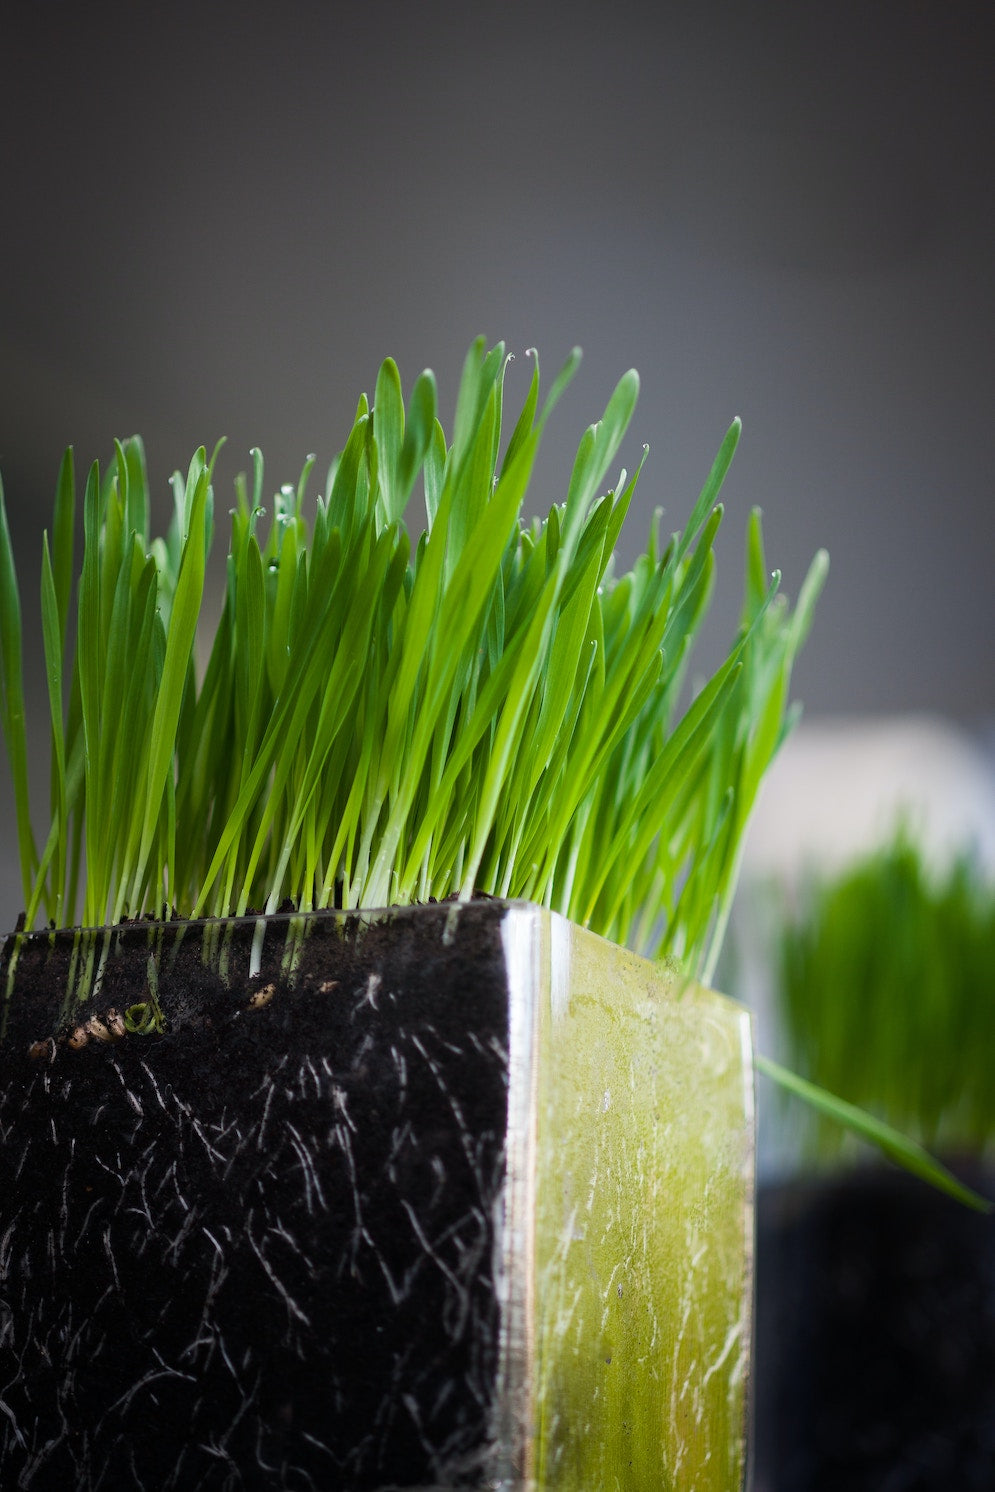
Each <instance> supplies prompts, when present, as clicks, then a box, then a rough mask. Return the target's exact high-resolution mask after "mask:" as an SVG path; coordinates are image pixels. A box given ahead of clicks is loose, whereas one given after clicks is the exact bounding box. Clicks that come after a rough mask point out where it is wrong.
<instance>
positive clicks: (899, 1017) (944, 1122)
mask: <svg viewBox="0 0 995 1492" xmlns="http://www.w3.org/2000/svg"><path fill="white" fill-rule="evenodd" d="M993 995H995V894H993V892H992V890H991V888H990V887H988V886H986V885H985V884H984V882H983V880H982V878H981V876H980V874H979V872H978V870H977V867H976V865H975V864H974V863H973V862H972V861H971V860H970V859H969V858H968V857H966V856H965V857H962V858H960V859H959V860H958V861H957V862H956V863H955V864H954V865H953V866H952V868H951V869H950V870H949V871H947V872H946V873H945V874H943V875H931V874H930V873H929V871H928V869H927V867H926V864H925V863H924V860H923V856H922V854H921V852H920V850H919V849H918V847H917V845H916V844H915V842H914V840H913V839H912V838H911V837H910V836H909V834H908V833H907V832H906V831H905V830H904V829H903V830H901V831H899V832H898V833H897V834H896V835H895V836H894V837H893V839H892V840H891V841H890V842H889V843H888V844H887V845H885V846H883V847H882V848H881V849H880V850H878V851H877V852H876V853H875V854H873V855H871V856H868V857H866V858H865V859H863V860H861V861H860V862H858V863H857V864H855V865H854V866H853V867H852V868H851V869H850V870H848V871H847V872H846V873H845V874H844V875H842V876H840V877H838V878H837V879H835V880H832V881H829V882H826V881H822V882H814V883H812V884H811V885H810V886H809V887H808V888H807V891H806V893H805V895H804V897H803V905H802V908H801V910H800V911H799V913H798V915H797V916H796V917H795V918H793V919H792V920H791V921H790V922H789V923H788V924H787V926H786V927H785V929H784V932H783V937H782V942H781V948H780V979H779V1000H780V1007H781V1012H782V1015H783V1019H784V1023H785V1028H786V1031H787V1034H788V1038H789V1042H790V1049H791V1056H792V1060H793V1061H794V1063H795V1064H796V1065H797V1066H798V1067H799V1068H800V1070H801V1071H802V1072H803V1073H805V1074H807V1075H808V1077H809V1078H811V1079H812V1081H814V1082H815V1083H818V1084H820V1085H822V1086H824V1087H827V1088H831V1089H832V1090H833V1091H834V1092H835V1093H838V1094H840V1095H841V1096H842V1097H844V1098H846V1099H848V1100H849V1101H850V1102H851V1103H853V1104H858V1105H860V1106H861V1107H863V1108H866V1109H868V1110H870V1111H871V1112H872V1113H874V1114H877V1115H879V1116H880V1117H881V1118H882V1119H884V1120H886V1121H888V1122H889V1123H890V1124H892V1125H895V1126H898V1127H900V1128H901V1129H902V1130H904V1131H906V1132H907V1133H908V1134H910V1135H914V1136H916V1137H917V1138H918V1139H919V1140H920V1141H921V1142H922V1143H923V1144H925V1145H928V1146H929V1147H930V1148H931V1149H941V1150H944V1151H946V1152H947V1153H950V1154H956V1153H958V1152H960V1153H964V1152H968V1153H971V1154H974V1155H980V1154H982V1153H983V1152H984V1151H985V1149H986V1148H988V1147H990V1146H991V1143H992V1141H993V1139H995V1087H993V1084H992V1072H993V1071H995V1009H993V1004H992V999H993ZM809 1138H810V1142H811V1145H812V1148H813V1149H814V1151H815V1152H816V1153H817V1154H820V1155H823V1156H826V1157H831V1156H835V1155H836V1154H838V1152H839V1150H840V1147H841V1144H842V1142H843V1138H844V1137H843V1135H842V1134H841V1133H840V1131H839V1129H838V1128H837V1127H836V1126H835V1125H832V1124H828V1123H820V1124H818V1125H817V1126H814V1127H813V1129H812V1132H811V1134H810V1136H809Z"/></svg>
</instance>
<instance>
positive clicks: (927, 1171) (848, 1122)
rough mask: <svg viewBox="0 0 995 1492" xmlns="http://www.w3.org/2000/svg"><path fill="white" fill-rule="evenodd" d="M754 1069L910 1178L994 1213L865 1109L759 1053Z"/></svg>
mask: <svg viewBox="0 0 995 1492" xmlns="http://www.w3.org/2000/svg"><path fill="white" fill-rule="evenodd" d="M756 1065H757V1070H758V1071H759V1072H762V1073H765V1074H766V1076H767V1077H769V1078H771V1079H772V1080H773V1081H774V1082H775V1083H777V1084H778V1085H779V1086H780V1087H782V1088H783V1089H784V1090H785V1091H786V1092H787V1093H793V1094H794V1095H795V1097H796V1098H801V1099H803V1100H804V1102H805V1103H806V1104H808V1105H809V1107H810V1108H813V1109H815V1110H816V1112H817V1113H820V1114H824V1115H825V1117H826V1118H827V1119H831V1120H832V1121H833V1122H834V1123H836V1124H840V1125H842V1126H843V1128H844V1129H848V1130H850V1132H851V1133H852V1134H855V1135H857V1136H858V1137H859V1138H860V1139H862V1140H867V1141H868V1143H869V1144H871V1145H876V1146H877V1147H878V1149H879V1150H881V1151H882V1152H883V1153H884V1154H885V1155H886V1156H887V1157H888V1159H889V1160H893V1161H894V1162H895V1164H896V1165H899V1166H901V1167H902V1168H903V1169H904V1170H906V1171H911V1173H912V1175H913V1176H918V1177H919V1178H920V1179H921V1180H922V1181H927V1182H928V1183H929V1184H930V1186H934V1187H936V1189H937V1190H938V1191H941V1192H946V1194H947V1196H950V1197H953V1198H954V1199H955V1201H957V1202H963V1203H964V1205H965V1206H967V1207H971V1208H973V1209H974V1211H975V1212H992V1211H993V1210H995V1204H993V1203H992V1202H990V1201H989V1200H988V1199H987V1198H986V1197H981V1196H979V1195H978V1193H977V1192H975V1191H972V1190H971V1188H970V1187H968V1186H964V1185H963V1184H962V1183H961V1182H960V1181H958V1180H957V1178H956V1176H954V1175H952V1174H951V1172H950V1171H948V1170H947V1168H946V1167H945V1166H942V1165H941V1164H940V1163H939V1161H937V1160H934V1159H933V1157H932V1156H931V1155H930V1154H929V1152H928V1151H927V1150H924V1149H923V1147H922V1146H921V1145H917V1144H916V1143H915V1141H914V1140H910V1139H908V1138H907V1137H906V1136H905V1135H903V1134H902V1133H901V1131H900V1130H897V1129H894V1128H892V1126H891V1125H890V1124H885V1123H884V1122H883V1120H881V1119H876V1118H875V1117H874V1116H873V1115H871V1114H868V1113H867V1112H866V1111H865V1110H864V1109H858V1108H857V1107H856V1105H855V1104H852V1103H847V1102H846V1100H845V1099H842V1098H837V1097H836V1096H835V1094H832V1093H827V1092H826V1090H825V1088H820V1087H818V1086H817V1084H815V1083H810V1082H809V1081H808V1080H807V1079H806V1078H802V1077H799V1076H798V1075H797V1073H794V1072H791V1071H790V1070H789V1069H788V1068H786V1067H782V1066H781V1065H780V1063H779V1062H772V1061H771V1059H770V1058H769V1057H764V1056H763V1055H761V1054H759V1053H758V1054H757V1057H756Z"/></svg>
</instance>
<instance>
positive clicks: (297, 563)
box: [0, 340, 826, 976]
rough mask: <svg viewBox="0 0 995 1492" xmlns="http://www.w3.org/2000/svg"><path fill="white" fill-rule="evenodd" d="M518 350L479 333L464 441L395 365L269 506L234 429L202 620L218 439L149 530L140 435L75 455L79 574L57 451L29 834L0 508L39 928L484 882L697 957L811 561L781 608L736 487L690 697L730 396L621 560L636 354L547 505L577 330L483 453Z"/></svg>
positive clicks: (22, 799) (11, 687)
mask: <svg viewBox="0 0 995 1492" xmlns="http://www.w3.org/2000/svg"><path fill="white" fill-rule="evenodd" d="M507 361H508V360H507V358H506V356H505V352H504V348H503V346H502V345H498V346H497V347H494V348H492V349H491V350H490V351H487V350H486V348H485V344H484V343H483V341H482V340H478V341H477V342H475V343H474V345H473V346H472V348H471V349H470V352H469V354H468V356H467V359H466V363H465V366H464V370H463V376H462V381H461V384H460V389H459V396H458V401H457V406H456V414H455V425H454V430H453V434H452V438H451V440H450V439H448V438H447V437H446V435H445V434H444V432H443V430H442V427H441V425H440V423H439V421H438V419H437V417H436V388H435V382H434V379H433V377H432V375H431V373H423V374H422V375H421V377H420V378H418V379H417V381H416V382H415V384H414V387H413V389H412V390H411V393H410V396H409V399H408V402H407V408H406V409H405V405H404V402H403V400H402V391H401V382H400V378H399V375H398V371H397V368H396V366H395V364H394V363H393V362H392V361H390V360H388V361H386V362H385V363H384V364H383V366H382V367H381V369H380V372H379V375H378V378H377V382H376V388H375V391H374V400H373V404H372V406H370V404H369V403H368V401H367V399H366V397H365V396H364V397H363V398H362V399H361V400H360V402H359V407H358V410H357V413H356V418H355V422H354V424H353V427H352V430H351V432H350V434H349V437H348V439H347V441H346V443H345V446H344V448H343V450H342V451H341V453H340V454H339V455H338V456H337V457H336V458H335V460H334V461H333V462H332V466H331V469H330V471H329V473H328V477H327V480H326V482H325V485H324V489H323V491H322V492H321V494H320V495H319V496H318V499H317V503H316V507H315V511H314V513H313V516H312V518H311V519H310V521H309V520H308V519H307V518H306V517H305V506H306V504H305V489H306V486H307V483H308V478H309V474H310V471H311V465H312V462H311V460H310V459H309V461H308V463H307V464H306V466H305V468H304V472H303V474H302V476H301V478H300V481H299V482H298V483H297V484H296V486H284V487H281V489H280V491H279V492H278V493H277V495H276V497H275V499H273V501H272V504H271V505H270V504H267V506H264V501H265V497H266V493H265V486H264V471H263V460H262V456H261V455H260V453H259V452H258V451H254V452H253V471H252V476H251V480H249V481H246V480H245V479H244V478H240V479H239V480H238V482H237V483H236V501H235V507H234V509H233V510H232V513H231V534H230V539H229V547H228V557H227V587H226V592H225V598H224V606H223V609H222V612H221V617H220V621H219V622H218V624H217V627H216V630H215V632H214V635H213V638H212V639H210V640H208V639H207V638H205V636H204V635H203V623H202V620H201V609H202V602H203V592H204V575H205V564H206V560H207V555H208V551H209V549H210V546H211V541H212V537H213V532H214V498H213V489H212V468H213V459H212V460H209V459H208V458H207V456H206V453H205V451H204V450H200V451H198V452H197V454H196V455H195V456H194V458H193V460H192V462H191V464H190V468H189V471H188V473H187V475H186V478H185V479H183V478H182V477H181V476H180V475H179V474H177V475H176V476H174V477H173V496H174V506H175V512H174V516H173V520H172V523H171V525H170V528H169V532H168V534H167V536H166V538H165V539H159V538H152V537H151V534H150V530H149V492H148V480H147V475H146V468H145V460H144V455H143V450H142V445H141V442H140V440H139V439H137V438H133V439H131V440H128V441H125V442H124V443H119V444H118V445H117V446H116V448H115V456H114V460H113V461H112V463H111V465H110V467H109V468H108V470H107V471H106V472H105V473H104V474H103V475H101V473H100V472H99V470H98V468H97V466H96V464H94V465H93V466H92V467H91V469H90V471H89V474H88V476H87V479H86V483H85V492H84V497H83V529H84V542H83V556H82V565H81V569H80V572H79V577H78V580H77V582H76V587H75V596H74V594H73V572H74V556H73V533H74V507H75V500H76V493H75V486H76V483H75V474H74V468H73V456H72V452H71V451H68V452H67V453H66V455H65V457H64V459H63V463H62V468H61V472H60V475H59V480H58V485H57V491H56V500H55V511H54V517H53V524H52V530H51V536H49V535H48V534H46V536H45V541H44V546H43V553H42V571H41V618H42V625H43V636H44V646H45V663H46V671H47V676H48V686H49V704H50V717H51V719H50V735H51V758H52V770H51V791H50V802H49V816H48V822H47V825H46V826H45V827H44V828H43V829H42V831H41V833H40V834H39V836H38V837H37V838H36V837H35V833H34V830H33V827H32V823H31V816H30V813H29V805H28V782H27V768H26V762H27V754H28V746H27V741H26V733H25V723H24V708H23V690H22V677H21V667H22V665H21V658H20V627H21V623H20V603H19V599H18V590H17V584H16V577H15V571H14V561H13V556H12V554H11V550H10V541H9V535H8V531H7V524H6V519H5V517H3V515H2V513H0V598H2V599H0V605H2V623H3V647H2V650H0V657H2V669H0V677H2V686H3V687H2V723H3V729H4V735H5V738H6V741H7V747H8V752H9V755H10V762H11V769H12V775H13V782H14V789H15V798H16V804H17V825H18V844H19V853H20V862H21V873H22V879H23V885H24V897H25V903H26V913H27V925H28V926H29V927H30V926H33V925H35V924H36V922H37V920H38V919H39V918H40V917H43V918H45V919H49V920H50V921H51V922H52V923H54V924H55V925H56V926H66V925H73V923H74V922H75V920H76V919H77V918H80V919H81V920H82V923H83V924H84V925H87V926H96V925H100V924H104V923H108V922H116V921H118V920H120V919H122V918H125V917H129V916H130V917H136V916H140V915H144V914H154V915H163V914H166V913H167V912H169V911H172V912H174V913H177V914H180V915H186V916H190V915H193V916H197V915H212V916H223V915H228V914H233V913H242V912H245V911H246V910H247V909H258V908H265V909H267V910H273V909H275V908H276V907H277V906H279V905H281V904H282V903H284V902H285V901H286V900H287V899H288V898H289V899H290V900H291V901H292V902H293V903H294V905H295V907H297V908H299V909H310V908H316V907H323V906H340V907H357V906H377V905H383V904H386V903H404V902H411V901H415V900H423V899H426V898H428V897H432V896H434V897H447V896H453V895H456V896H461V897H466V896H469V895H470V894H472V893H473V892H475V891H485V892H491V893H494V894H496V895H500V896H508V897H525V898H530V899H533V900H535V901H538V902H541V903H544V904H546V905H548V906H550V907H554V908H556V909H557V910H559V911H562V912H564V913H565V914H566V915H568V916H570V917H572V918H574V919H575V920H577V921H578V922H581V923H583V924H585V925H587V926H589V927H591V928H594V929H595V930H596V931H598V932H601V933H604V934H606V935H607V936H609V937H612V938H615V939H616V940H618V941H620V942H629V943H631V944H632V945H633V946H635V947H637V948H639V949H641V950H642V951H647V952H650V953H653V954H656V955H663V954H672V955H674V956H675V957H677V958H678V959H680V960H681V962H682V963H683V964H684V966H685V967H686V968H687V969H688V971H689V972H691V973H695V974H703V975H706V976H707V975H708V974H709V973H710V971H711V968H712V966H713V964H714V957H715V953H716V952H717V947H718V942H719V940H720V938H721V933H722V929H723V927H724V923H725V918H726V916H727V913H728V908H729V903H730V899H731V896H732V891H733V886H734V881H735V875H736V869H737V865H738V859H739V851H740V846H741V843H742V838H743V832H744V829H745V826H746V822H747V819H748V817H749V813H750V809H751V807H752V805H753V801H754V798H755V796H756V792H757V788H758V785H759V783H760V780H761V778H762V776H763V774H764V772H765V771H766V769H767V766H768V764H769V762H770V761H771V759H772V757H773V755H774V753H775V752H776V750H777V748H778V746H779V744H780V742H781V740H782V739H783V737H784V734H785V731H786V730H787V728H788V726H789V724H790V718H789V717H788V715H787V713H786V706H787V693H788V681H789V676H790V672H791V665H792V662H793V660H794V657H795V654H796V653H797V650H798V648H799V646H800V644H801V642H802V640H803V638H804V635H805V632H806V629H807V627H808V623H809V619H810V616H811V612H812V606H813V604H814V601H815V598H816V594H817V592H818V590H819V587H820V585H821V582H822V578H823V574H824V572H825V566H826V560H825V556H824V555H821V554H820V555H819V556H817V558H816V560H815V562H814V563H813V566H812V569H811V571H810V573H809V576H808V578H807V580H806V582H805V585H804V586H803V588H802V592H801V598H800V601H799V604H798V606H797V607H796V608H795V609H794V610H793V611H792V610H791V609H790V608H789V607H788V605H787V604H786V602H785V600H784V598H783V597H781V596H779V595H778V594H777V590H778V576H777V575H776V574H775V575H774V576H773V577H771V576H770V575H768V573H767V570H766V565H765V561H764V555H763V545H762V537H761V527H760V517H759V513H756V512H755V513H754V514H753V515H752V517H751V520H750V529H749V541H748V554H747V578H746V594H745V599H744V604H743V614H742V626H741V628H740V632H739V635H738V636H737V638H736V639H735V642H734V644H733V646H732V649H731V651H730V653H729V656H728V657H727V658H726V660H725V662H724V663H723V664H722V665H721V667H720V668H719V669H718V671H717V672H716V674H715V675H714V677H713V678H711V679H710V680H709V681H708V682H707V683H706V684H705V685H704V687H703V688H702V689H701V690H700V691H699V692H698V693H697V695H696V696H695V698H694V700H693V702H692V703H691V705H690V706H689V708H688V709H687V711H686V713H684V714H683V715H682V716H681V715H679V713H678V704H679V699H680V695H681V687H682V681H683V679H684V675H685V671H686V668H687V664H688V657H689V652H690V648H691V644H692V641H693V639H694V636H695V633H696V631H697V629H698V626H699V624H700V621H701V618H702V616H703V614H704V612H705V609H706V607H707V604H708V600H709V596H710V592H711V588H712V582H713V571H714V552H713V546H714V541H715V536H716V533H717V530H718V528H719V524H720V522H721V519H722V509H721V506H719V505H718V504H717V498H718V493H719V489H720V487H721V485H722V480H723V478H724V476H725V473H726V471H727V469H728V466H729V463H730V461H731V459H732V455H733V452H734V450H735V447H736V443H737V440H738V437H739V424H738V422H737V423H735V424H734V425H733V426H732V428H731V429H730V431H729V433H728V434H727V436H726V438H725V440H724V441H723V443H722V446H721V449H720V451H719V454H718V456H717V458H716V461H715V464H714V466H713V468H712V470H711V472H710V474H709V477H708V480H707V481H706V483H705V486H704V488H703V490H702V492H701V495H700V497H699V499H698V501H697V503H696V504H695V506H694V509H693V511H692V514H691V517H690V519H689V521H688V523H687V525H686V527H685V528H684V529H683V531H682V532H679V533H675V534H673V535H672V536H671V537H670V538H668V539H666V540H664V539H663V538H661V536H660V532H659V523H658V521H657V522H655V523H654V526H653V530H652V532H651V534H650V538H649V543H648V546H647V549H646V552H645V553H644V554H643V555H642V556H641V557H640V558H639V560H638V561H637V563H636V565H635V566H634V568H633V570H632V571H631V573H629V574H627V575H622V576H618V577H615V576H613V574H612V551H613V549H614V547H615V543H616V540H617V537H618V534H619V530H620V528H621V525H622V522H623V520H624V518H625V515H626V511H627V509H628V507H629V504H630V502H631V499H632V495H633V492H634V491H635V487H636V483H637V481H638V479H639V476H640V472H641V470H642V462H640V465H639V469H638V470H637V471H636V472H635V473H634V474H633V475H632V476H631V477H629V476H627V474H626V472H625V471H622V473H621V475H620V476H619V477H618V478H617V480H616V481H615V482H614V483H612V484H611V485H608V486H607V487H606V481H608V479H609V477H610V473H611V471H612V463H613V461H614V459H615V456H616V453H617V451H618V449H619V445H620V443H621V441H622V437H623V435H624V433H625V431H626V428H627V426H628V424H629V420H630V417H631V415H632V411H633V408H634V406H635V402H636V396H637V391H638V379H637V377H636V374H635V373H634V372H630V373H627V374H626V375H625V376H624V377H623V378H622V379H621V381H620V382H619V384H618V386H617V388H616V389H615V392H614V393H613V395H612V397H611V399H610V401H609V403H608V407H607V409H606V410H605V413H604V416H603V418H602V419H601V420H600V421H599V422H598V423H597V424H595V425H592V426H591V427H590V429H588V430H587V431H586V433H585V434H584V436H583V439H582V440H581V442H580V446H579V449H578V452H577V457H576V460H575V463H574V467H573V472H572V474H571V476H570V480H569V483H568V485H567V487H566V493H565V500H564V501H562V502H559V503H554V504H553V505H552V506H551V507H550V508H549V509H548V511H547V512H546V514H545V516H544V517H542V518H536V519H533V520H532V521H525V520H524V518H523V516H522V515H523V505H524V504H525V502H526V500H527V496H528V486H529V478H530V475H531V472H532V467H533V463H534V460H535V455H536V450H537V447H538V444H539V441H540V438H541V435H542V432H543V428H544V426H545V424H546V420H547V419H548V417H549V415H550V413H551V411H552V409H553V407H554V405H555V404H556V402H557V400H558V398H559V397H560V394H561V393H562V391H563V389H564V387H565V385H566V384H567V382H568V381H569V380H570V378H571V377H572V375H573V373H574V371H575V369H576V366H577V362H578V354H576V353H575V354H573V355H572V356H571V358H570V359H569V361H568V363H567V365H566V367H565V368H564V369H563V371H562V372H561V373H560V375H559V377H558V378H557V379H556V380H555V382H554V384H553V386H552V389H551V390H550V392H549V394H548V396H547V397H546V400H545V402H544V403H543V404H540V389H539V368H538V361H536V362H535V364H534V367H533V372H532V378H531V383H530V386H529V390H528V394H527V397H526V399H525V403H524V405H523V407H522V409H521V410H520V411H519V412H518V414H517V417H516V418H515V421H514V424H513V427H512V430H511V434H510V436H508V437H507V440H506V443H504V447H503V450H502V444H503V432H502V425H503V386H504V375H505V369H506V366H507ZM215 454H216V453H215ZM644 455H645V453H644ZM419 482H420V485H421V488H422V491H423V494H424V502H425V509H426V513H427V526H426V528H425V530H424V532H422V533H421V534H420V536H419V537H418V539H417V540H416V541H415V542H414V543H412V541H411V539H410V538H409V533H408V529H407V527H406V525H405V518H404V515H405V512H406V510H407V507H408V503H409V499H410V498H411V495H412V492H413V490H414V489H415V486H416V483H419ZM267 507H268V509H269V510H268V511H267ZM658 517H659V515H658ZM71 615H72V616H74V617H75V622H76V625H75V627H72V626H71V625H70V618H71ZM199 628H200V629H201V630H200V645H201V647H202V648H203V649H204V651H205V654H206V656H207V664H206V668H205V669H204V670H203V674H202V676H198V673H197V670H196V669H195V664H194V657H195V642H196V640H197V638H198V629H199ZM84 865H85V875H84V874H83V867H84Z"/></svg>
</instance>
